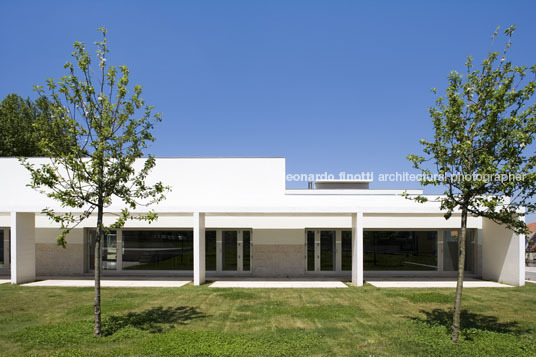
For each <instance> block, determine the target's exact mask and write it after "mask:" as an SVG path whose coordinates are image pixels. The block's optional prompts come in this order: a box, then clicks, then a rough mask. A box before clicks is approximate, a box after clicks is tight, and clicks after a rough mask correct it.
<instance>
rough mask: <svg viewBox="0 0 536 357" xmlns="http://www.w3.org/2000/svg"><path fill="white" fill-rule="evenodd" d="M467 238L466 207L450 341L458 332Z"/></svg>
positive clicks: (463, 215)
mask: <svg viewBox="0 0 536 357" xmlns="http://www.w3.org/2000/svg"><path fill="white" fill-rule="evenodd" d="M466 238H467V209H465V208H462V231H461V232H460V237H459V239H458V281H457V282H456V298H455V299H454V316H453V318H452V336H451V339H452V342H454V343H458V338H459V334H460V315H461V308H462V289H463V274H464V268H465V241H466Z"/></svg>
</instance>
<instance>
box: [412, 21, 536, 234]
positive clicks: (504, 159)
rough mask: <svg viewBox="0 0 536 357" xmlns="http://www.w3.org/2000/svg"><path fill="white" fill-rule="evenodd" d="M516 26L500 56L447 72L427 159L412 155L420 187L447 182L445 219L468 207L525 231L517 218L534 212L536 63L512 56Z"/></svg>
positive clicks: (493, 54) (435, 109) (490, 55)
mask: <svg viewBox="0 0 536 357" xmlns="http://www.w3.org/2000/svg"><path fill="white" fill-rule="evenodd" d="M497 30H498V29H497ZM514 30H515V27H514V26H512V27H509V28H508V29H506V30H505V31H504V34H505V36H506V38H507V43H506V46H505V48H504V50H503V52H502V54H499V53H498V52H490V53H488V55H487V57H486V58H485V59H484V60H483V61H482V63H481V65H480V66H479V68H475V65H474V64H473V58H472V57H469V58H468V60H467V62H466V68H467V72H466V74H465V75H463V74H461V73H458V72H456V71H453V72H451V73H450V75H449V76H448V83H449V85H448V87H447V89H446V91H445V94H444V95H443V96H440V97H439V98H438V99H437V101H436V105H435V106H434V107H432V108H430V110H429V112H430V116H431V118H432V121H433V124H434V128H435V134H434V139H433V140H432V141H427V140H424V139H423V140H421V144H422V145H423V146H424V154H425V156H419V155H409V156H408V159H409V160H410V161H411V162H412V163H413V165H414V167H415V168H416V169H418V170H420V171H421V172H422V173H423V174H424V175H425V176H426V178H425V179H424V180H423V181H422V184H423V185H425V186H426V185H434V186H443V187H445V191H444V196H443V197H441V198H440V199H439V201H440V202H441V208H442V209H444V210H446V215H445V217H446V218H449V217H450V216H451V214H452V212H453V211H454V210H455V209H457V208H463V209H466V211H467V212H468V213H469V214H471V215H474V216H481V217H486V218H489V219H491V220H493V221H495V222H497V223H499V224H505V225H506V226H507V227H508V228H511V229H513V230H514V231H516V232H517V233H525V232H526V226H525V224H524V222H523V221H522V220H520V219H519V218H520V217H523V216H524V215H525V214H526V213H530V212H534V211H535V210H536V204H535V202H534V201H532V200H531V198H532V197H533V196H534V194H535V193H536V170H535V165H536V155H535V152H534V145H533V143H534V138H535V134H536V104H535V103H534V91H535V89H536V80H535V79H536V65H534V66H532V67H530V68H529V67H527V66H515V65H513V64H512V62H511V61H510V60H508V59H507V57H506V55H507V52H508V49H509V48H510V45H511V37H512V35H513V33H514ZM497 34H498V32H497V31H496V32H495V33H494V35H493V36H492V38H493V39H495V38H496V36H497ZM433 91H434V93H435V92H436V90H435V89H434V90H433ZM434 174H435V175H436V176H434ZM413 199H415V200H417V201H418V202H425V201H427V198H426V197H422V196H419V197H416V198H415V197H413ZM522 207H525V208H526V211H523V209H522Z"/></svg>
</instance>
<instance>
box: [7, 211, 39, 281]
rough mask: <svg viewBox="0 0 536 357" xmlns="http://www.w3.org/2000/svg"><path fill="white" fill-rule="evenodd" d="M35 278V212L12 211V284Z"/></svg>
mask: <svg viewBox="0 0 536 357" xmlns="http://www.w3.org/2000/svg"><path fill="white" fill-rule="evenodd" d="M34 280H35V214H34V213H33V212H32V213H27V212H24V213H23V212H11V284H22V283H27V282H31V281H34Z"/></svg>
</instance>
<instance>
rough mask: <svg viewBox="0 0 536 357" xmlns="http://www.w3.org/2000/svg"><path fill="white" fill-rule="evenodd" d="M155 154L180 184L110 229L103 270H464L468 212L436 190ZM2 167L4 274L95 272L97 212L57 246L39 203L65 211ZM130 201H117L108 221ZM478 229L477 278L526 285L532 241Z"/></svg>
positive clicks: (472, 232)
mask: <svg viewBox="0 0 536 357" xmlns="http://www.w3.org/2000/svg"><path fill="white" fill-rule="evenodd" d="M32 161H34V162H35V164H39V163H42V162H45V161H47V159H32ZM156 162H157V163H156V167H155V168H154V169H153V171H152V173H151V175H150V177H149V180H150V181H163V182H164V183H165V184H166V185H169V186H171V188H172V191H171V192H169V193H168V194H167V195H166V200H164V201H163V202H161V203H159V204H158V205H154V206H151V207H150V208H149V209H151V210H154V211H155V212H157V213H158V214H159V218H158V220H157V221H155V222H153V223H152V224H148V223H146V222H143V221H129V222H127V224H126V225H125V226H124V227H123V228H122V229H117V230H114V231H113V232H111V233H110V234H108V235H107V237H106V239H105V241H104V242H103V244H102V257H103V262H102V264H103V265H102V269H103V270H104V274H123V275H128V274H149V275H150V274H155V275H158V274H171V275H177V276H193V279H194V283H195V284H202V283H203V282H204V281H205V280H206V278H207V276H208V277H209V278H210V277H217V276H236V277H241V276H243V277H250V276H251V277H303V276H308V277H325V276H333V277H335V276H337V277H343V278H347V279H349V280H351V281H352V282H353V283H354V284H355V285H358V286H360V285H362V284H363V281H364V279H365V278H367V277H372V276H455V275H456V269H457V265H458V263H457V258H458V255H457V237H458V234H459V227H460V212H455V213H454V214H453V215H452V217H451V218H450V219H449V220H445V218H444V216H443V215H444V212H443V211H442V210H441V209H440V206H439V203H438V202H433V198H434V196H429V197H430V198H432V200H431V201H430V202H427V203H425V204H421V203H417V202H415V201H412V200H408V199H406V198H404V197H402V196H401V194H402V193H403V192H404V191H403V190H373V189H369V183H370V180H354V181H336V180H331V181H330V180H322V181H318V182H316V184H315V187H314V188H313V189H286V182H285V177H286V176H285V174H286V173H285V159H284V158H158V159H156ZM0 168H1V172H2V174H1V175H0V197H1V199H0V242H3V245H2V244H0V273H1V272H3V273H5V274H8V273H9V274H11V282H12V283H14V284H19V283H23V282H28V281H32V280H35V279H36V276H37V275H62V276H65V275H82V274H89V273H91V271H92V270H93V268H94V260H93V254H94V253H93V251H94V250H93V248H92V247H93V244H94V234H95V226H96V218H95V217H90V218H88V219H86V220H85V221H84V222H83V223H82V224H81V225H80V226H78V227H77V228H76V229H73V230H72V231H71V232H70V233H69V235H68V236H67V247H66V248H65V249H64V248H61V247H59V246H57V244H56V237H57V236H58V234H59V227H58V226H57V225H56V224H54V223H52V222H51V221H50V220H48V218H47V217H46V216H44V215H43V214H42V213H41V211H42V210H43V209H44V208H45V207H50V208H53V209H54V210H56V211H59V212H61V211H62V208H61V207H60V206H59V205H58V203H57V202H55V201H52V200H50V199H49V198H47V197H46V196H44V195H42V194H40V193H38V192H36V191H34V190H32V189H31V188H29V187H27V186H26V184H27V183H28V182H29V174H28V172H27V171H26V169H25V168H23V167H22V166H21V165H20V163H19V162H18V160H17V159H14V158H2V159H0ZM407 192H408V193H409V194H410V195H417V194H422V191H421V190H408V191H407ZM435 197H437V196H435ZM121 208H122V206H121V205H119V202H114V203H113V204H112V205H111V206H110V207H108V208H107V209H106V212H107V214H106V215H105V222H107V223H111V222H113V221H114V220H115V216H114V215H113V213H118V212H120V210H121ZM63 210H64V209H63ZM138 213H143V209H141V210H140V211H138ZM468 227H469V234H468V240H467V257H466V271H467V276H469V277H481V278H483V279H486V280H492V281H499V282H504V283H508V284H512V285H524V281H525V280H524V274H525V272H524V269H525V268H524V249H525V242H524V237H523V236H518V235H516V234H514V233H513V232H512V231H510V230H507V229H506V228H504V227H503V226H499V225H497V224H495V223H493V222H492V221H490V220H488V219H483V218H480V217H469V219H468Z"/></svg>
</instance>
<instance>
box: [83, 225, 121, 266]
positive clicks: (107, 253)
mask: <svg viewBox="0 0 536 357" xmlns="http://www.w3.org/2000/svg"><path fill="white" fill-rule="evenodd" d="M96 235H97V231H96V230H91V231H89V239H88V253H89V254H88V257H89V261H88V263H89V264H88V265H89V270H95V238H96ZM101 255H102V266H101V268H102V269H103V270H116V266H117V234H116V232H115V231H110V232H109V233H107V234H105V236H104V240H103V241H102V242H101Z"/></svg>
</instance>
